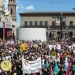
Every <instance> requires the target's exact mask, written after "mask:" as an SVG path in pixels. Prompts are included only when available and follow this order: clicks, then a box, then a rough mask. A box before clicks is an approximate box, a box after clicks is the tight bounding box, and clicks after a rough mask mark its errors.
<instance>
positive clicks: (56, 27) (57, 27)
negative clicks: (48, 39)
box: [50, 25, 60, 29]
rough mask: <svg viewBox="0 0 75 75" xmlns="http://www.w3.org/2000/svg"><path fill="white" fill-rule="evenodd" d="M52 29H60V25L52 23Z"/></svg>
mask: <svg viewBox="0 0 75 75" xmlns="http://www.w3.org/2000/svg"><path fill="white" fill-rule="evenodd" d="M50 29H60V26H53V25H51V26H50Z"/></svg>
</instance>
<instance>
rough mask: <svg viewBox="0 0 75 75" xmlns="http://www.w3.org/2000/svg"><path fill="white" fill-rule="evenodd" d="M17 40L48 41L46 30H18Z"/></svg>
mask: <svg viewBox="0 0 75 75" xmlns="http://www.w3.org/2000/svg"><path fill="white" fill-rule="evenodd" d="M17 36H18V37H17V38H18V39H19V40H29V41H31V40H41V41H45V40H46V28H18V29H17Z"/></svg>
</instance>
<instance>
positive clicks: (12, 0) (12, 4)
mask: <svg viewBox="0 0 75 75" xmlns="http://www.w3.org/2000/svg"><path fill="white" fill-rule="evenodd" d="M8 11H10V14H11V18H12V30H13V36H14V39H15V38H16V0H8Z"/></svg>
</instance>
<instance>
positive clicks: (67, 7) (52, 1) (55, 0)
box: [5, 0, 75, 26]
mask: <svg viewBox="0 0 75 75" xmlns="http://www.w3.org/2000/svg"><path fill="white" fill-rule="evenodd" d="M7 4H8V0H5V9H7ZM16 4H17V9H16V15H17V26H20V16H19V13H22V12H37V11H38V12H40V11H41V12H43V11H44V12H46V11H75V10H72V8H74V7H75V0H17V1H16Z"/></svg>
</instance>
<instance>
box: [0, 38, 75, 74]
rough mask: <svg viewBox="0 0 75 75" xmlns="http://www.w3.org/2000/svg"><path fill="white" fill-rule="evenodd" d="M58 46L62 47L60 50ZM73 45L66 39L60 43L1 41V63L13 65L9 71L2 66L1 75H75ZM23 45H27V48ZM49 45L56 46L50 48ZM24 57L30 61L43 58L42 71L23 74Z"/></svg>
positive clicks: (74, 50) (53, 41) (74, 47)
mask: <svg viewBox="0 0 75 75" xmlns="http://www.w3.org/2000/svg"><path fill="white" fill-rule="evenodd" d="M58 44H59V45H60V46H61V48H60V49H58V46H57V45H58ZM73 44H74V43H73V42H71V41H70V42H68V40H65V39H63V40H61V41H59V42H58V41H56V40H51V41H43V42H42V41H40V40H35V41H34V40H33V41H24V40H22V41H21V40H20V41H19V40H15V41H14V40H0V63H1V62H2V61H4V60H9V61H10V62H11V63H12V68H11V69H10V70H9V71H4V70H2V68H1V66H0V75H75V45H73ZM21 45H25V48H22V47H21ZM49 45H54V46H53V47H52V48H49ZM69 46H70V47H69ZM22 56H24V59H26V60H29V61H34V60H36V59H37V58H39V57H41V65H42V68H41V69H40V71H39V72H38V73H32V74H25V73H23V70H22Z"/></svg>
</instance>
